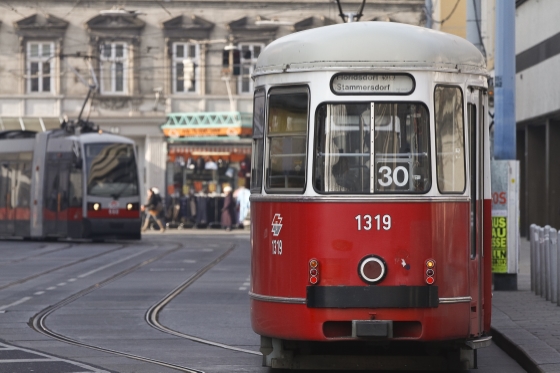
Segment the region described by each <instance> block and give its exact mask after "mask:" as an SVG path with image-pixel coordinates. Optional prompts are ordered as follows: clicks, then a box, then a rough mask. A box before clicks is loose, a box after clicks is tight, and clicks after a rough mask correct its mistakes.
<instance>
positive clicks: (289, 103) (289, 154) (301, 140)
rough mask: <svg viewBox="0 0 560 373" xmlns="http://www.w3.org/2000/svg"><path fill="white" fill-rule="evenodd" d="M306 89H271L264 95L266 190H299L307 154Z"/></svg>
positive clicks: (303, 175)
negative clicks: (266, 120)
mask: <svg viewBox="0 0 560 373" xmlns="http://www.w3.org/2000/svg"><path fill="white" fill-rule="evenodd" d="M308 110H309V94H308V91H307V88H276V89H271V90H270V94H269V97H268V123H267V131H268V132H267V149H268V164H267V168H266V189H267V190H275V191H278V192H288V193H289V192H302V191H303V189H304V188H305V172H306V166H305V163H306V156H307V150H306V148H307V120H308V117H309V116H308Z"/></svg>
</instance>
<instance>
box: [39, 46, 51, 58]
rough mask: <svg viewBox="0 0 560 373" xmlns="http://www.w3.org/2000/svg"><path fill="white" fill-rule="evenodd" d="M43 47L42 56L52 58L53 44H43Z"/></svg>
mask: <svg viewBox="0 0 560 373" xmlns="http://www.w3.org/2000/svg"><path fill="white" fill-rule="evenodd" d="M42 46H43V51H42V52H43V53H41V54H42V56H43V57H50V56H51V44H50V43H46V44H42Z"/></svg>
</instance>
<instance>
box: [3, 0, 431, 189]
mask: <svg viewBox="0 0 560 373" xmlns="http://www.w3.org/2000/svg"><path fill="white" fill-rule="evenodd" d="M342 4H343V8H344V11H345V12H346V11H348V12H355V11H356V10H358V9H359V6H360V4H361V1H353V2H345V1H343V2H342ZM0 6H1V8H0V9H3V12H2V14H1V15H0V22H1V23H0V51H1V53H0V81H1V82H2V84H0V129H4V130H7V129H27V130H35V131H44V130H48V129H50V128H54V127H57V126H58V125H59V123H60V121H61V120H62V119H63V118H65V117H68V118H69V119H75V118H77V117H78V115H79V113H80V112H81V111H83V114H82V117H83V118H89V120H91V121H93V122H95V123H96V124H97V125H99V126H100V128H101V129H102V130H104V131H108V132H112V133H116V134H120V135H124V136H127V137H129V138H131V139H133V140H134V141H135V143H136V145H137V150H138V154H139V164H140V168H141V172H142V177H141V179H142V181H143V188H144V190H145V189H146V188H147V187H152V186H157V187H159V189H160V190H161V191H163V193H166V192H172V193H184V192H185V191H186V190H185V189H184V188H183V186H182V185H177V184H178V183H179V181H180V180H178V179H180V178H181V177H177V175H176V171H173V170H171V171H170V170H169V169H170V167H171V168H172V169H175V168H176V167H175V166H178V167H179V168H181V167H183V168H184V167H188V166H189V164H188V163H189V159H191V158H192V156H193V154H198V155H199V158H201V157H202V158H204V159H203V160H205V161H210V162H213V161H216V158H215V157H214V156H215V155H218V156H219V155H223V156H224V157H225V158H227V159H225V158H224V159H225V160H226V161H227V163H228V164H229V163H232V164H235V165H236V167H237V168H236V169H235V170H234V173H235V174H236V175H237V174H238V173H239V168H240V167H242V166H243V165H242V162H243V161H244V160H245V159H247V156H248V155H249V153H250V146H249V144H250V127H251V119H250V117H251V113H252V105H253V82H252V80H251V73H252V70H253V66H254V64H255V62H256V59H257V58H258V55H259V53H260V51H261V50H263V48H265V47H266V45H267V44H268V43H270V42H271V41H273V40H274V39H276V38H278V37H281V36H283V35H286V34H289V33H293V32H297V31H301V30H305V29H309V28H314V27H320V26H324V25H329V24H333V23H340V22H342V21H341V18H340V17H339V14H338V13H339V10H338V7H337V5H336V3H335V2H333V1H319V0H307V1H281V0H277V1H257V0H243V1H236V2H230V1H213V0H197V1H193V0H166V1H152V0H135V1H124V0H120V1H103V0H100V1H87V2H81V1H75V0H57V1H54V0H53V1H49V0H45V1H40V2H37V1H26V0H20V1H18V2H10V3H9V4H8V3H7V2H6V3H5V4H2V1H0ZM363 13H364V15H363V16H362V18H361V21H369V20H391V21H397V22H405V23H409V24H414V25H423V24H424V22H425V12H424V0H402V1H398V2H394V1H389V0H387V1H381V0H376V1H372V0H369V1H368V2H367V4H366V6H365V8H364V12H363ZM88 86H91V87H93V95H92V98H91V99H90V100H88V101H87V102H85V98H86V96H87V93H88V89H89V88H88ZM232 118H233V119H232ZM228 121H229V122H228ZM209 123H210V124H209ZM163 124H165V126H163V127H162V125H163ZM173 125H175V126H176V127H173V128H171V130H169V128H168V127H169V126H173ZM162 128H163V129H164V131H162ZM166 128H168V130H166ZM247 128H249V132H247ZM173 129H177V130H175V131H174V130H173ZM179 130H180V131H179ZM185 131H186V132H185ZM224 131H225V132H224ZM216 141H218V143H216ZM248 149H249V150H248ZM232 155H233V157H232ZM218 160H219V159H218ZM190 161H196V159H191V160H190ZM166 169H167V171H166ZM228 169H229V167H227V168H225V171H228ZM240 175H241V174H240ZM241 177H243V175H241ZM234 179H235V180H236V182H237V179H236V178H234ZM232 180H233V179H232ZM232 186H233V187H235V186H236V185H232Z"/></svg>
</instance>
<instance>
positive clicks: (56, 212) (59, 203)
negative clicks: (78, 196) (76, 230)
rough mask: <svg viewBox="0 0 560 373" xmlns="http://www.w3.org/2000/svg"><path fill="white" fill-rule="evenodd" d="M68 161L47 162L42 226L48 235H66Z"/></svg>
mask: <svg viewBox="0 0 560 373" xmlns="http://www.w3.org/2000/svg"><path fill="white" fill-rule="evenodd" d="M69 171H70V163H69V162H64V161H62V162H49V163H48V164H47V170H46V173H45V175H46V185H45V196H44V198H45V210H44V211H45V213H44V226H45V233H46V235H48V236H59V237H66V236H67V235H68V215H69V214H68V183H69V176H70V172H69Z"/></svg>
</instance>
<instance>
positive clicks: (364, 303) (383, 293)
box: [306, 286, 439, 308]
mask: <svg viewBox="0 0 560 373" xmlns="http://www.w3.org/2000/svg"><path fill="white" fill-rule="evenodd" d="M306 301H307V307H309V308H437V307H438V306H439V297H438V287H437V286H308V287H307V299H306Z"/></svg>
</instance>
